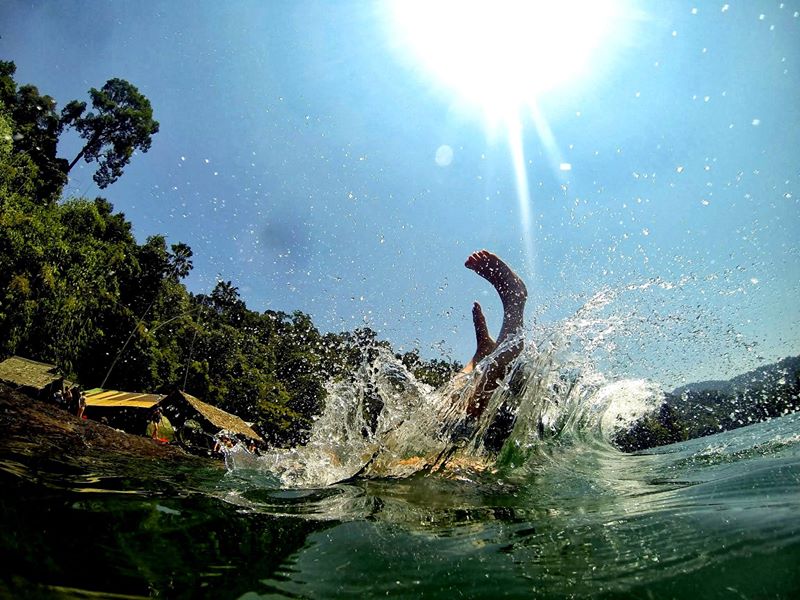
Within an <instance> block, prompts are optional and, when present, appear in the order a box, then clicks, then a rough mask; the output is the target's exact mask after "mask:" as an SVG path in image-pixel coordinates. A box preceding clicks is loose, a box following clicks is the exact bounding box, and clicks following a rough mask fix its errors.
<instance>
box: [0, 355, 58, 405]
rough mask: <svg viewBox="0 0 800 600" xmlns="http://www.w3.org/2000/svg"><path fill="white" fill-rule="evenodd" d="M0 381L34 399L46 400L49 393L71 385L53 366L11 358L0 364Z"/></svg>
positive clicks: (19, 357) (20, 358)
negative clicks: (57, 388)
mask: <svg viewBox="0 0 800 600" xmlns="http://www.w3.org/2000/svg"><path fill="white" fill-rule="evenodd" d="M0 381H2V382H3V383H5V384H6V385H8V386H10V387H12V388H14V389H16V390H19V391H20V392H22V393H24V394H28V395H29V396H33V397H34V398H41V399H46V397H47V396H48V395H49V394H50V392H51V391H53V390H54V388H56V387H61V386H62V385H64V384H66V385H71V383H70V382H68V381H65V380H64V376H63V375H62V374H61V372H60V371H59V369H58V367H56V366H55V365H50V364H47V363H42V362H37V361H35V360H30V359H28V358H22V357H21V356H12V357H11V358H7V359H6V360H4V361H3V362H0Z"/></svg>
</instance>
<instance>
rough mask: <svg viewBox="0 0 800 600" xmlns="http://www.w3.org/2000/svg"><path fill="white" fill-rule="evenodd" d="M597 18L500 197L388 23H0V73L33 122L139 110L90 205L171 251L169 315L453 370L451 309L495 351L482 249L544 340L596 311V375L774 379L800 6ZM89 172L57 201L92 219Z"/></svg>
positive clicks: (543, 97)
mask: <svg viewBox="0 0 800 600" xmlns="http://www.w3.org/2000/svg"><path fill="white" fill-rule="evenodd" d="M547 4H548V3H543V5H547ZM618 4H619V8H618V14H617V16H616V18H615V19H614V20H613V21H612V22H611V23H610V25H609V26H608V27H607V31H606V34H605V37H603V38H602V39H601V40H600V41H599V42H598V46H597V48H595V50H594V51H593V52H592V53H591V55H590V56H589V58H588V61H587V62H586V64H585V65H584V66H583V68H582V70H581V73H579V74H578V75H577V76H575V77H574V78H572V79H571V80H569V81H566V82H564V83H563V84H562V85H560V86H558V87H555V88H553V89H551V90H549V91H546V92H543V93H541V94H540V95H538V96H537V97H536V106H537V108H538V111H539V114H540V115H541V120H540V124H541V123H545V124H546V128H547V129H549V132H550V133H551V134H552V136H551V137H550V138H548V136H547V135H543V133H542V132H543V129H542V127H541V126H540V128H539V129H538V130H537V128H536V127H535V126H534V120H533V119H532V118H531V116H530V114H529V112H528V111H522V112H521V116H520V123H521V128H522V129H521V139H522V146H521V150H522V155H523V156H524V158H523V159H522V160H521V162H520V161H518V162H519V163H520V164H519V166H518V168H517V169H516V170H515V167H514V161H513V152H512V148H513V144H512V143H510V141H509V140H510V138H509V135H508V132H507V130H506V129H505V127H504V126H503V124H502V123H501V124H500V125H497V124H496V123H495V124H494V126H492V127H489V126H487V119H486V118H484V113H483V112H481V110H480V109H479V108H478V107H477V106H475V105H474V104H470V103H469V102H468V101H467V100H465V98H463V97H460V96H459V93H458V92H457V91H455V90H454V89H453V88H451V87H448V86H446V85H444V84H443V83H442V82H441V81H437V79H436V77H435V76H433V75H431V74H430V72H429V71H428V70H427V69H426V65H425V61H424V59H420V58H419V57H418V56H415V55H412V53H411V52H410V51H409V49H408V47H406V46H405V45H404V44H403V43H402V42H401V41H400V40H399V38H398V35H397V34H396V31H395V30H394V29H393V27H392V17H391V14H392V13H391V11H390V6H389V4H387V3H368V2H345V1H342V2H306V1H297V2H260V1H258V2H256V1H253V2H217V1H211V2H202V1H192V2H180V1H173V0H168V1H163V2H155V1H136V2H133V1H131V2H119V1H102V2H101V1H81V2H76V1H75V2H73V1H60V2H52V1H31V0H26V1H15V0H4V1H3V2H0V29H1V31H0V35H1V36H2V37H1V38H0V57H2V58H3V59H6V60H14V61H15V62H16V64H17V80H18V82H20V83H34V84H36V85H37V86H38V87H39V89H40V91H41V92H42V93H47V94H50V95H51V96H53V97H54V98H55V99H56V100H57V101H58V102H59V105H60V106H63V105H64V104H66V103H67V102H68V101H70V100H72V99H81V100H87V99H88V96H87V90H88V89H89V88H90V87H100V86H102V84H103V83H105V81H106V80H107V79H109V78H112V77H121V78H124V79H127V80H129V81H130V82H131V83H133V84H134V85H136V86H137V87H138V88H139V89H140V91H142V92H143V93H144V94H145V95H146V96H147V97H148V98H149V99H150V101H151V102H152V105H153V108H154V113H155V117H156V119H157V120H158V121H159V122H160V124H161V131H160V132H159V133H158V134H157V135H156V136H155V137H154V139H153V145H152V149H151V150H150V152H148V153H147V154H142V155H138V156H136V157H134V159H133V161H132V163H131V164H130V165H129V166H128V167H127V168H126V171H125V175H124V176H123V177H122V179H120V181H119V182H117V183H116V184H114V185H113V186H111V187H110V188H108V189H107V190H105V191H104V192H103V193H102V195H103V196H105V197H107V198H108V199H109V200H111V201H112V202H113V204H114V205H115V208H116V209H117V210H120V211H123V212H124V213H125V214H126V215H127V217H128V218H130V219H131V220H132V222H133V223H134V227H135V233H136V235H137V238H138V239H139V240H140V241H144V239H145V238H146V236H148V235H151V234H155V233H163V234H165V235H166V236H167V238H168V241H169V242H170V243H175V242H178V241H183V242H186V243H187V244H189V245H190V246H191V247H192V249H193V250H194V252H195V257H194V264H195V269H194V271H193V273H192V274H191V275H190V277H189V278H188V280H187V285H188V286H189V288H190V289H191V290H192V291H195V292H209V291H210V290H211V289H212V288H213V286H214V284H215V281H217V280H218V279H224V280H232V281H233V283H234V284H235V285H237V286H238V287H239V289H240V291H241V293H242V296H243V298H244V300H245V301H246V302H247V305H248V306H249V307H250V308H252V309H255V310H265V309H268V308H269V309H276V310H284V311H292V310H295V309H299V310H302V311H305V312H308V313H310V314H311V315H312V316H313V318H314V321H315V322H316V323H317V325H318V326H319V327H320V328H321V329H322V330H323V331H339V330H343V329H353V328H355V327H357V326H360V325H362V324H368V325H370V326H371V327H373V328H374V329H376V330H377V331H378V332H379V333H380V335H381V337H383V338H385V339H388V340H390V341H391V342H392V343H393V344H394V345H395V346H396V347H402V348H405V349H410V348H414V347H416V348H419V349H420V351H421V352H422V354H423V355H424V356H428V357H435V356H439V355H441V353H444V354H445V355H449V356H451V357H452V358H457V359H460V360H465V359H466V358H468V356H469V354H470V353H471V349H472V348H471V346H472V332H471V321H470V318H469V314H470V305H471V302H472V301H473V300H481V301H482V302H483V303H484V306H485V308H486V311H487V313H488V318H489V322H490V326H491V327H493V328H494V329H496V328H497V327H499V317H500V306H499V303H498V302H497V301H496V299H495V297H494V295H493V293H490V291H489V290H488V289H487V285H486V284H485V282H483V281H481V280H480V279H479V278H477V277H475V275H474V274H472V273H470V272H469V271H467V270H466V269H464V268H463V267H462V264H463V262H464V259H465V258H466V256H467V255H468V254H469V252H471V251H472V250H475V249H479V248H483V247H486V248H489V249H491V250H494V251H495V252H497V253H498V254H500V255H501V256H502V257H504V258H505V259H507V260H508V262H509V263H511V264H512V266H514V267H515V268H517V269H518V270H519V271H520V272H521V273H522V274H523V275H524V276H525V278H526V280H527V282H528V288H529V290H530V292H531V294H530V300H531V301H530V304H529V310H528V316H529V317H530V319H531V320H535V321H536V322H537V323H538V324H540V325H541V326H543V327H554V326H555V325H554V324H555V323H557V322H558V321H559V320H560V319H563V318H565V317H568V316H569V315H571V314H573V313H574V312H575V310H576V309H577V308H578V307H580V306H581V305H582V304H583V303H584V302H585V301H586V300H587V299H588V298H590V297H591V296H592V295H594V294H595V293H598V292H601V291H602V290H611V291H615V292H616V293H617V296H616V300H615V301H614V302H613V303H612V304H611V305H609V306H608V307H607V308H606V309H605V310H604V311H603V313H602V314H603V315H604V316H606V317H609V319H610V320H609V321H607V322H606V324H607V325H609V326H614V327H616V330H615V331H614V332H613V333H612V334H611V337H610V338H609V340H610V342H611V343H613V346H609V347H607V348H606V349H607V350H610V353H609V355H608V358H609V360H610V362H611V363H613V366H612V367H609V368H610V369H611V370H612V371H614V372H615V373H625V374H630V375H650V376H652V377H653V378H655V379H657V380H659V381H661V382H663V383H664V384H665V385H677V384H679V383H682V382H684V381H685V380H693V379H702V378H710V377H723V376H725V377H727V376H730V375H733V374H736V373H737V372H741V371H742V370H745V369H747V368H751V367H753V366H757V365H758V364H761V363H763V362H767V361H772V360H775V359H777V358H780V357H783V356H786V355H789V354H798V353H800V306H799V303H798V292H799V291H800V290H799V289H798V287H799V286H800V266H799V264H800V260H799V259H800V257H799V256H798V254H799V252H798V250H799V249H800V235H799V234H800V211H798V208H799V206H798V199H800V185H798V184H799V183H800V150H799V148H800V144H799V142H800V17H798V11H800V2H798V1H787V2H773V1H763V2H762V1H757V0H747V1H744V0H741V1H735V0H731V1H730V2H711V1H700V0H696V1H695V2H681V1H674V2H636V1H635V0H627V1H623V0H620V2H619V3H618ZM578 12H580V11H578ZM518 21H519V20H518ZM458 23H459V20H458V15H456V14H454V15H453V20H452V27H450V26H446V27H445V28H444V29H447V30H448V31H449V30H450V29H456V28H457V27H458ZM531 30H533V27H531ZM544 30H548V27H547V26H546V25H545V29H544ZM520 31H521V32H522V34H523V35H524V34H525V32H526V31H527V28H526V25H525V23H524V22H523V23H519V22H516V23H513V26H512V24H509V36H508V37H511V36H512V35H520ZM540 31H541V30H540ZM575 31H576V30H573V32H572V34H575ZM539 35H541V34H539ZM569 35H570V33H569V30H568V32H567V34H565V36H564V38H565V39H564V41H563V43H561V44H560V43H559V39H558V38H556V39H555V40H554V41H553V42H552V46H553V48H552V51H551V49H550V48H549V47H548V48H546V49H544V50H541V49H539V50H537V52H536V54H535V55H531V56H529V57H528V58H527V59H525V60H523V61H519V60H518V59H517V61H516V62H515V63H514V64H515V65H521V66H520V67H518V68H519V70H520V71H524V72H522V73H520V78H521V79H522V80H524V78H525V77H526V74H525V73H526V72H527V71H526V68H527V65H532V66H536V65H542V64H547V63H548V61H553V60H555V57H558V56H559V54H560V53H563V52H564V48H566V47H569V46H570V44H572V43H573V42H574V40H570V39H569V37H568V36H569ZM475 37H476V38H479V37H480V36H479V35H477V36H475ZM442 39H443V41H444V43H445V44H446V43H447V40H448V39H449V38H447V37H446V34H445V32H444V31H443V32H442ZM484 41H485V40H484ZM490 41H491V40H490ZM477 43H478V40H476V44H477ZM512 48H513V46H512ZM451 49H452V48H451ZM445 50H446V49H445ZM443 51H444V50H443ZM515 68H517V67H515ZM500 69H502V65H500V64H498V70H500ZM78 147H79V146H78V140H77V139H74V138H69V136H66V137H65V140H64V141H63V143H62V147H60V148H59V152H60V153H61V155H62V156H64V157H65V158H72V156H73V155H74V154H75V152H76V151H77V148H78ZM451 152H452V154H451ZM517 156H518V157H519V155H517ZM437 157H438V160H437ZM562 163H563V164H564V166H563V167H560V165H562ZM82 164H83V163H82ZM566 164H568V165H570V166H569V167H567V166H566ZM522 167H524V169H523V170H524V176H525V178H526V180H527V183H528V187H529V192H530V193H529V196H524V195H523V204H524V206H523V205H521V204H520V196H519V185H518V182H519V176H520V172H519V169H520V168H522ZM93 172H94V170H93V168H92V166H91V165H85V164H84V165H83V167H82V168H80V169H77V168H76V170H75V171H74V172H73V173H72V178H71V179H70V182H69V186H68V192H67V193H68V195H88V196H95V195H99V194H100V191H99V190H97V189H96V187H95V186H94V184H93V182H92V179H91V175H92V173H93ZM526 222H527V226H528V227H529V231H530V234H529V235H528V236H527V237H526V234H525V231H526ZM648 281H654V282H655V283H654V284H653V285H650V286H647V285H646V284H647V282H648Z"/></svg>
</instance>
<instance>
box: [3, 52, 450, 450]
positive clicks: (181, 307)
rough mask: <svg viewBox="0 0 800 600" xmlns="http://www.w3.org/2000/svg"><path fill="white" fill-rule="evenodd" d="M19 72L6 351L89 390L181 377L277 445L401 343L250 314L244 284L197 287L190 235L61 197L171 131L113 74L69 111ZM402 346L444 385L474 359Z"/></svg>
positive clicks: (145, 386)
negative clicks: (23, 81)
mask: <svg viewBox="0 0 800 600" xmlns="http://www.w3.org/2000/svg"><path fill="white" fill-rule="evenodd" d="M15 71H16V70H15V66H14V63H13V62H7V61H0V359H1V358H5V357H7V356H10V355H13V354H17V355H20V356H25V357H28V358H32V359H35V360H41V361H44V362H49V363H53V364H56V365H58V366H59V367H60V368H61V369H62V371H63V372H64V373H65V374H66V375H67V376H68V377H69V378H72V379H75V380H77V381H79V382H80V384H81V385H82V386H83V387H85V388H92V387H104V388H110V389H121V390H127V391H153V392H163V393H166V392H168V391H170V390H171V389H174V388H175V387H178V388H180V389H183V390H185V391H187V392H188V393H190V394H192V395H195V396H197V397H199V398H201V399H203V400H204V401H206V402H209V403H211V404H214V405H216V406H219V407H220V408H222V409H224V410H227V411H229V412H232V413H234V414H236V415H238V416H240V417H242V418H243V419H245V420H246V421H250V422H253V423H255V428H256V429H257V430H258V431H259V433H261V434H262V435H263V436H264V437H265V439H267V440H268V441H269V442H270V443H272V444H275V445H284V446H285V445H293V444H297V443H302V442H303V441H304V440H305V439H306V438H307V434H308V432H309V428H310V425H311V423H312V421H313V419H314V417H315V416H316V415H318V414H320V412H321V411H322V409H323V407H324V403H325V394H326V392H325V384H326V382H328V381H330V380H342V379H346V378H348V377H352V376H353V374H354V373H355V371H356V370H357V369H358V368H359V367H360V366H361V365H362V364H363V363H364V362H365V361H369V360H370V358H371V357H372V356H374V353H375V352H376V351H377V350H378V349H379V348H384V349H387V350H389V351H392V348H391V345H390V344H389V342H387V341H385V340H380V339H378V335H377V333H376V332H375V331H373V330H371V329H369V328H361V329H357V330H355V331H345V332H338V333H330V332H329V333H322V332H320V330H319V329H318V328H317V327H316V326H315V325H314V323H313V321H312V319H311V317H310V316H309V315H307V314H304V313H302V312H299V311H295V312H293V313H291V314H288V313H285V312H281V311H273V310H266V311H264V312H262V313H259V312H256V311H253V310H250V309H248V308H247V306H246V304H245V302H244V300H243V299H242V298H241V296H240V294H239V290H238V288H237V286H236V285H235V284H234V282H232V281H219V282H218V283H217V285H216V286H215V287H214V289H213V290H210V291H209V293H207V294H194V293H191V292H190V291H189V290H188V289H187V288H186V286H185V285H184V284H183V283H182V281H183V280H184V279H185V278H186V276H187V275H188V274H189V273H190V272H191V270H192V256H193V252H192V250H191V248H190V247H189V245H187V244H185V243H182V242H176V243H168V241H167V239H166V238H165V236H163V235H154V236H150V237H148V238H147V239H146V240H145V241H144V242H143V243H140V242H139V241H138V240H137V239H136V238H135V236H134V234H133V225H132V223H131V222H130V221H129V220H127V219H126V217H125V215H124V213H122V212H118V211H115V210H114V206H113V204H112V203H111V201H109V200H108V199H107V198H102V197H97V198H82V197H70V198H64V197H63V195H62V192H63V189H64V186H65V184H66V183H67V181H68V176H69V172H70V170H71V169H72V168H73V167H74V166H75V165H76V164H77V163H78V162H79V161H81V160H83V161H85V162H86V163H89V164H91V163H95V164H96V166H97V170H96V172H95V173H94V176H93V178H94V181H95V182H96V183H97V185H98V187H99V188H100V189H105V188H107V187H108V186H110V185H111V184H113V183H114V182H115V181H116V180H117V179H119V178H120V177H121V176H122V175H123V174H124V168H125V166H126V165H127V164H128V163H129V161H130V160H131V158H132V157H133V156H134V155H135V153H136V151H139V152H147V150H148V149H149V148H150V144H151V142H152V137H153V135H155V134H156V133H157V132H158V129H159V124H158V122H157V121H155V120H154V119H153V111H152V107H151V106H150V102H149V101H148V100H147V98H146V97H144V96H143V95H142V94H140V93H139V91H138V90H137V89H136V87H134V86H133V85H132V84H130V83H129V82H127V81H125V80H122V79H112V80H109V81H108V82H107V83H106V84H105V85H104V86H103V87H102V88H100V89H95V88H92V89H91V90H89V96H90V98H91V103H92V107H91V109H89V110H87V104H86V103H85V102H81V101H78V100H73V101H70V102H68V103H67V104H66V105H64V108H63V109H62V110H60V111H59V110H58V108H57V103H56V101H55V100H54V99H53V98H51V97H50V96H47V95H43V94H41V93H40V92H39V90H38V88H37V87H36V86H34V85H18V83H17V82H16V81H15V79H14V77H15ZM70 130H72V131H73V132H74V133H77V134H78V135H80V137H81V138H82V139H83V140H85V144H84V146H83V148H82V149H81V151H80V152H79V153H78V154H77V155H76V156H75V157H72V158H71V159H66V158H62V157H59V156H58V155H57V147H58V142H59V138H60V137H61V136H62V135H63V134H64V133H65V132H67V131H70ZM392 352H393V351H392ZM396 356H397V357H398V358H399V359H400V360H402V362H403V363H404V364H405V365H406V367H407V368H409V370H410V371H411V372H412V373H413V374H414V376H415V377H416V378H417V379H418V380H420V381H423V382H425V383H428V384H430V385H432V386H438V385H440V384H441V383H443V382H444V381H446V380H447V379H448V378H449V377H450V376H451V374H452V373H453V372H454V371H456V370H458V369H459V368H460V365H459V364H458V363H456V362H452V361H448V360H442V359H433V360H426V359H423V358H422V357H421V356H420V354H419V352H418V351H411V352H406V353H403V354H397V355H396Z"/></svg>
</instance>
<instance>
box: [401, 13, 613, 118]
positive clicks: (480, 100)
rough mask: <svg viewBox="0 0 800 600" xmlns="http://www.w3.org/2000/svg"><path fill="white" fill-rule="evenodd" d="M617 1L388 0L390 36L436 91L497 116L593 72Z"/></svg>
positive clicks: (518, 108)
mask: <svg viewBox="0 0 800 600" xmlns="http://www.w3.org/2000/svg"><path fill="white" fill-rule="evenodd" d="M620 12H621V6H620V0H517V1H513V0H493V1H478V0H461V1H459V0H438V1H437V0H395V1H394V2H392V3H391V6H390V23H391V28H392V30H393V37H394V40H395V42H396V44H397V45H398V46H399V48H400V49H401V50H402V51H403V52H404V53H406V54H407V55H408V56H411V57H413V58H414V59H415V60H414V62H415V64H418V65H420V66H422V67H423V68H424V69H425V70H426V72H427V74H428V75H429V76H430V77H431V78H432V79H433V80H434V81H435V82H436V83H437V84H439V85H442V86H444V87H445V88H447V89H449V90H451V91H452V92H455V93H456V94H457V95H458V97H459V99H461V100H464V101H466V102H467V103H469V104H472V105H475V106H476V107H478V108H480V109H482V110H483V111H484V112H485V113H486V114H487V116H489V117H501V116H504V115H507V114H508V113H511V112H514V113H516V112H518V111H519V110H520V109H521V108H525V107H532V106H534V104H535V102H536V99H537V98H538V97H539V96H541V95H543V94H545V93H548V92H550V91H552V90H554V89H556V88H559V87H561V86H564V85H565V84H567V83H569V82H572V81H575V80H577V79H579V78H580V77H582V76H583V75H586V74H587V73H588V72H589V71H590V70H591V69H592V58H593V56H594V55H595V54H597V53H598V52H599V50H600V48H601V46H602V45H603V43H604V42H605V41H606V40H607V39H608V38H609V37H610V36H611V34H612V33H613V32H614V27H615V24H616V23H617V22H618V21H619V17H620Z"/></svg>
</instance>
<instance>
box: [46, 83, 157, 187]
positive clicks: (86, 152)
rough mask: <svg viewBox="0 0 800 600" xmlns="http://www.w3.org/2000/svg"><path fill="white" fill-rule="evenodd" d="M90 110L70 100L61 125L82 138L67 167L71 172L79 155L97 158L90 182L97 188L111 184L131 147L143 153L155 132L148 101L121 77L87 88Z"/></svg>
mask: <svg viewBox="0 0 800 600" xmlns="http://www.w3.org/2000/svg"><path fill="white" fill-rule="evenodd" d="M89 95H90V96H91V97H92V106H93V107H94V112H88V113H86V114H84V112H85V110H86V103H85V102H78V101H77V100H73V101H72V102H70V103H69V104H67V106H66V107H64V110H63V112H62V120H61V123H62V126H66V127H74V128H75V130H76V131H77V132H78V133H79V134H80V136H81V137H82V138H83V139H84V140H86V144H85V145H84V146H83V148H82V149H81V151H80V152H79V153H78V155H77V156H76V157H75V158H74V159H73V160H72V162H71V163H70V164H69V166H68V168H67V172H69V171H71V170H72V168H73V167H74V166H75V164H76V163H77V162H78V161H79V160H80V159H81V158H83V160H85V161H86V162H87V163H91V162H92V161H95V160H96V161H97V162H98V164H99V168H98V169H97V172H96V173H95V174H94V177H93V179H94V181H95V183H97V185H98V187H99V188H100V189H104V188H106V187H108V186H109V185H111V184H112V183H114V182H115V181H116V180H117V179H119V178H120V176H121V175H122V170H123V168H124V167H125V166H126V165H127V164H128V163H129V162H130V160H131V156H133V152H134V150H141V151H142V152H147V151H148V150H149V149H150V143H151V141H152V136H153V135H154V134H155V133H157V132H158V121H155V120H153V109H152V107H151V106H150V101H149V100H148V99H147V98H146V97H145V96H144V95H142V94H141V93H140V92H139V90H138V89H136V87H135V86H134V85H132V84H130V83H129V82H127V81H125V80H124V79H117V78H115V79H110V80H108V81H107V82H106V84H105V85H104V86H103V87H102V88H101V89H99V90H98V89H96V88H92V89H91V90H89Z"/></svg>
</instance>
